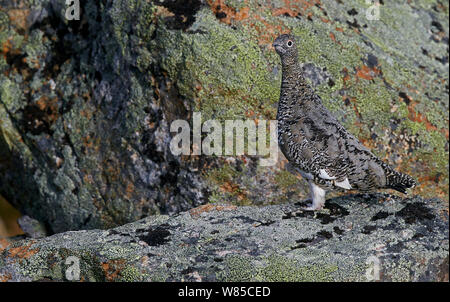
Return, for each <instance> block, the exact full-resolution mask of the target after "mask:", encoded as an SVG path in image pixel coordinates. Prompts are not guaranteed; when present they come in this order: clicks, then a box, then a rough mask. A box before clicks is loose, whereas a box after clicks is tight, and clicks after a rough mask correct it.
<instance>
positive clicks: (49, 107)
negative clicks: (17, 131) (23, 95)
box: [36, 95, 59, 124]
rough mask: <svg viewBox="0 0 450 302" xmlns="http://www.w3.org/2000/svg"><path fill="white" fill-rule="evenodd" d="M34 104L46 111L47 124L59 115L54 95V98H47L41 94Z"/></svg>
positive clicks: (56, 99)
mask: <svg viewBox="0 0 450 302" xmlns="http://www.w3.org/2000/svg"><path fill="white" fill-rule="evenodd" d="M36 105H37V106H38V108H39V109H40V110H41V111H43V112H46V113H47V114H46V121H47V122H48V123H49V124H52V123H53V122H55V121H56V120H57V119H58V117H59V115H58V98H57V97H54V98H51V99H50V98H49V97H48V96H45V95H44V96H41V97H40V98H39V100H38V101H37V102H36Z"/></svg>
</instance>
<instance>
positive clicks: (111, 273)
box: [101, 259, 126, 282]
mask: <svg viewBox="0 0 450 302" xmlns="http://www.w3.org/2000/svg"><path fill="white" fill-rule="evenodd" d="M125 264H126V260H125V259H115V260H110V261H107V262H103V263H102V264H101V265H102V269H103V272H104V273H105V278H106V281H109V282H112V281H115V280H117V277H118V276H119V274H120V272H121V271H122V270H123V269H124V268H125Z"/></svg>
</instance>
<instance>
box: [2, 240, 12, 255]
mask: <svg viewBox="0 0 450 302" xmlns="http://www.w3.org/2000/svg"><path fill="white" fill-rule="evenodd" d="M9 245H10V243H9V241H8V240H7V239H5V238H0V253H1V252H3V251H4V250H5V249H6V248H7V247H8V246H9Z"/></svg>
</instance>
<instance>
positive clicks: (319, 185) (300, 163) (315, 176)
mask: <svg viewBox="0 0 450 302" xmlns="http://www.w3.org/2000/svg"><path fill="white" fill-rule="evenodd" d="M273 46H274V48H275V50H276V52H277V53H278V54H279V55H280V57H281V63H282V83H281V93H280V100H279V103H278V113H277V120H278V145H279V147H280V150H281V151H282V152H283V154H284V155H285V157H286V158H287V160H288V161H289V164H290V166H291V168H294V169H295V170H296V171H298V172H299V173H300V174H301V175H302V176H303V178H305V179H306V180H307V181H308V183H309V186H310V197H311V205H310V206H308V207H307V208H305V209H306V210H319V209H321V208H322V207H323V206H324V204H325V193H326V191H327V190H358V191H363V192H364V191H366V192H367V191H374V190H376V189H386V188H390V189H395V190H397V191H399V192H402V193H406V189H408V188H412V187H414V186H415V185H416V182H415V181H414V179H413V178H412V177H410V176H409V175H406V174H403V173H400V172H397V171H395V170H394V169H393V168H391V167H390V166H389V165H388V164H386V163H384V162H383V161H381V160H380V159H378V158H377V157H376V156H375V155H374V154H373V153H372V152H370V150H369V149H368V148H366V147H365V146H364V145H362V144H361V143H360V142H359V141H358V139H356V138H355V137H354V136H353V135H352V134H350V133H349V132H348V131H347V130H346V129H345V128H344V127H343V126H342V125H341V124H340V123H339V122H338V120H337V119H336V118H335V117H334V116H333V115H331V113H330V112H329V111H328V110H327V108H325V106H324V105H323V104H322V100H321V99H320V97H319V96H318V95H317V94H316V93H315V92H314V90H313V89H312V88H311V86H310V85H309V84H308V83H307V81H306V80H305V76H304V74H303V71H302V69H301V67H300V65H299V63H298V58H297V56H298V53H297V47H296V41H295V39H294V38H293V37H292V36H291V35H287V34H285V35H281V36H279V37H278V38H277V39H276V40H275V42H274V43H273Z"/></svg>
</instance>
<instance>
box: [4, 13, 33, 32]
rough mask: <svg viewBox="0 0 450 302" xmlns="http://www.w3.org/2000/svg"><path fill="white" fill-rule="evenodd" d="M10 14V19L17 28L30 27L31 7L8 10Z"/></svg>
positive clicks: (24, 28)
mask: <svg viewBox="0 0 450 302" xmlns="http://www.w3.org/2000/svg"><path fill="white" fill-rule="evenodd" d="M6 13H7V14H8V16H9V20H10V22H11V24H12V25H13V26H15V27H16V28H17V29H22V30H27V29H28V21H27V18H28V15H29V14H30V10H29V9H9V10H7V12H6Z"/></svg>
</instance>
